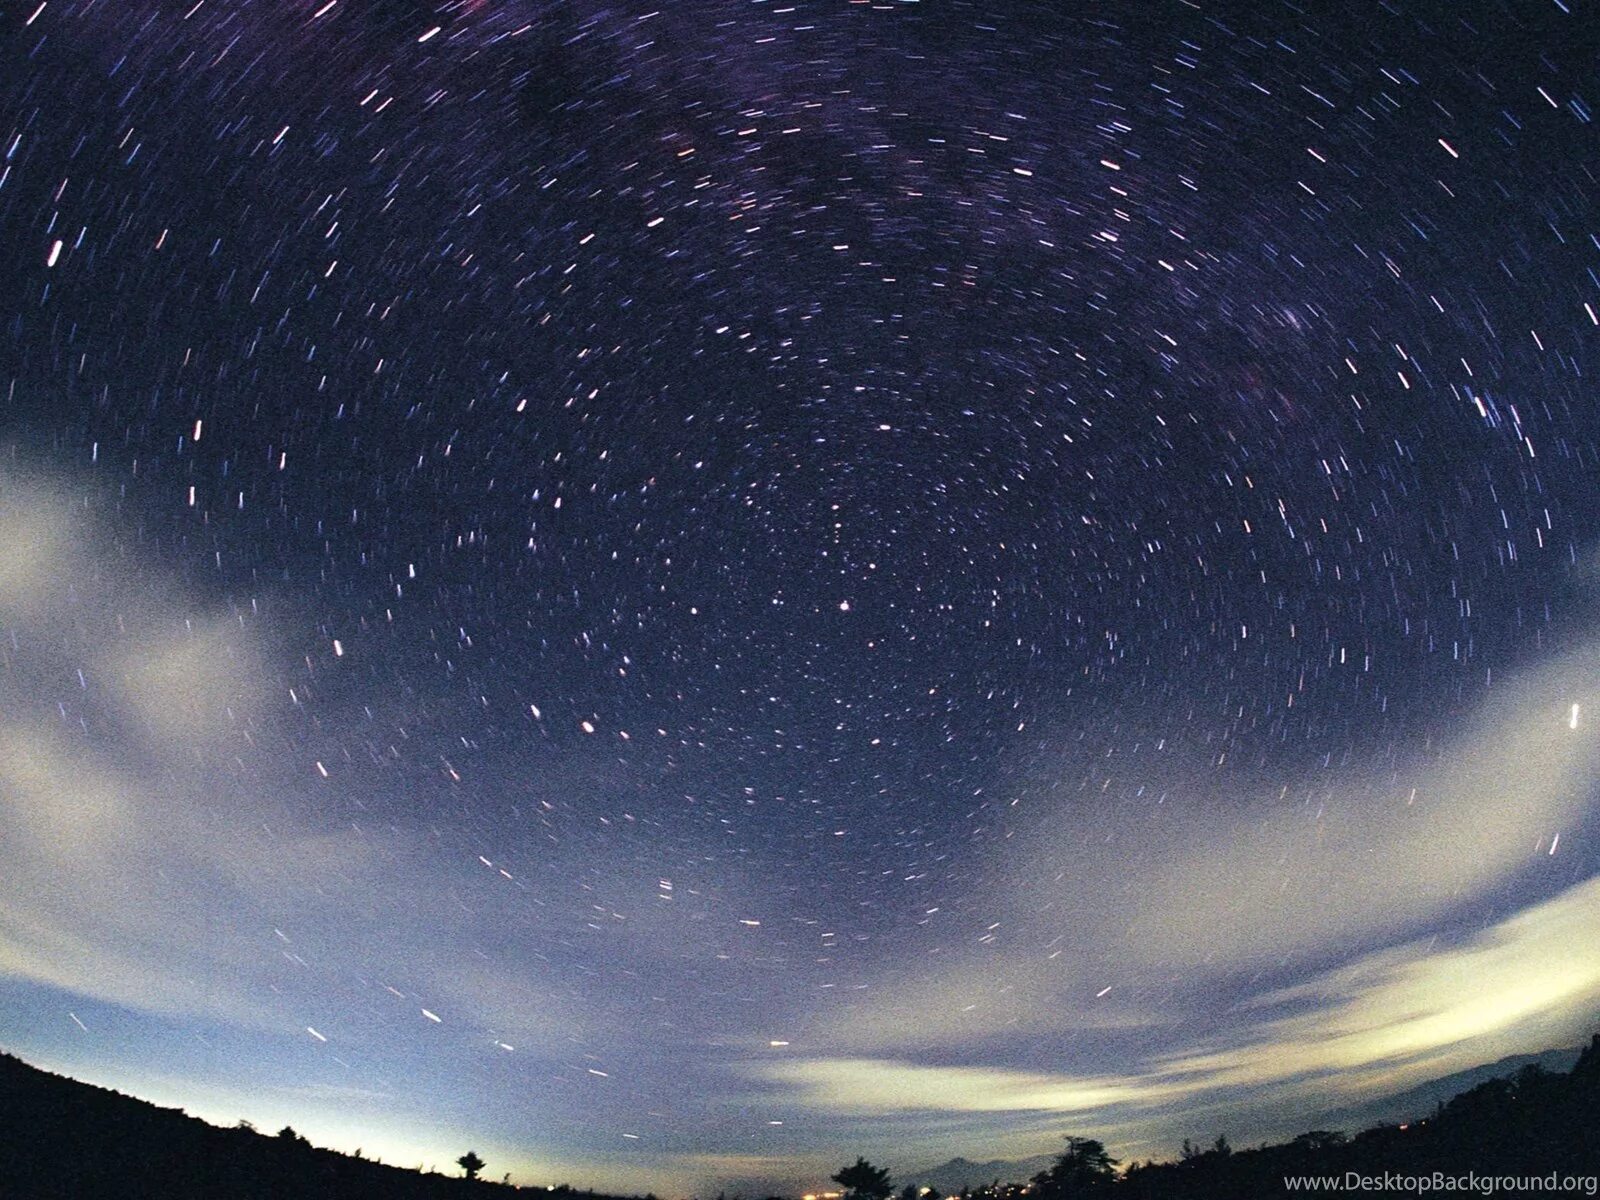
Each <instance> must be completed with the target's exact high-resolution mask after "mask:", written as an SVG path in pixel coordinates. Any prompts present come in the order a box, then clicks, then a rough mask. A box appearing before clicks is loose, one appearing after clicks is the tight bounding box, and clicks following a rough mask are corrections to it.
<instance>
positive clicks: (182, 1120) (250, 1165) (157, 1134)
mask: <svg viewBox="0 0 1600 1200" xmlns="http://www.w3.org/2000/svg"><path fill="white" fill-rule="evenodd" d="M462 1149H463V1150H466V1149H467V1148H466V1147H465V1146H463V1147H462ZM491 1169H492V1164H491ZM515 1195H523V1196H539V1197H541V1198H543V1200H549V1198H550V1197H552V1196H556V1197H561V1198H562V1200H609V1198H607V1197H601V1196H598V1195H597V1194H596V1193H594V1192H580V1191H575V1190H573V1189H570V1188H567V1187H560V1188H556V1189H555V1190H554V1191H551V1190H549V1189H547V1188H542V1187H528V1188H512V1187H507V1186H505V1185H503V1184H498V1183H489V1182H486V1181H482V1180H479V1181H473V1180H469V1179H464V1178H460V1177H459V1176H447V1175H423V1174H420V1173H419V1172H417V1171H413V1170H405V1169H404V1168H401V1167H393V1166H387V1165H385V1164H383V1163H379V1162H374V1161H372V1160H370V1159H364V1158H354V1157H352V1156H350V1155H345V1154H338V1153H335V1152H334V1151H332V1150H319V1149H317V1148H315V1147H313V1146H312V1145H310V1143H308V1142H307V1141H306V1140H305V1139H304V1138H301V1137H298V1136H297V1135H295V1134H294V1132H293V1131H292V1130H288V1129H285V1130H283V1131H281V1132H280V1133H279V1134H277V1135H275V1136H274V1135H271V1134H263V1133H258V1132H256V1131H255V1130H253V1129H250V1128H247V1127H240V1128H235V1129H220V1128H218V1127H217V1126H215V1125H208V1124H207V1123H206V1122H204V1121H202V1120H200V1119H199V1118H197V1117H190V1116H186V1115H185V1114H184V1113H182V1112H181V1111H179V1110H178V1109H173V1108H159V1107H157V1106H156V1105H154V1104H149V1103H147V1102H146V1101H143V1100H137V1099H135V1098H134V1097H132V1096H124V1095H123V1094H122V1093H121V1092H114V1091H111V1090H109V1089H107V1088H100V1087H94V1086H92V1085H90V1084H87V1083H79V1082H78V1081H77V1080H75V1079H68V1078H66V1077H65V1076H62V1075H53V1074H51V1073H50V1072H48V1071H41V1070H39V1069H38V1068H36V1067H31V1066H29V1065H28V1064H27V1063H25V1062H23V1061H22V1060H21V1059H18V1058H14V1057H12V1056H11V1055H9V1054H0V1200H44V1198H49V1200H202V1198H203V1200H323V1198H327V1200H334V1198H337V1200H347V1198H348V1200H433V1198H434V1197H451V1198H452V1200H470V1198H471V1197H474V1196H483V1197H490V1196H497V1197H505V1196H515Z"/></svg>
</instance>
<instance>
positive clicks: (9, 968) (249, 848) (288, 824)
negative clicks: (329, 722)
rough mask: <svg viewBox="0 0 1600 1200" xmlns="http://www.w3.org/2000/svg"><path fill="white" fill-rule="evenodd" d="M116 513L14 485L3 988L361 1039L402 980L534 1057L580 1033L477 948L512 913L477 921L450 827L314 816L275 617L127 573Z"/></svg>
mask: <svg viewBox="0 0 1600 1200" xmlns="http://www.w3.org/2000/svg"><path fill="white" fill-rule="evenodd" d="M97 501H98V496H97V494H96V493H94V492H93V491H92V490H90V491H87V492H84V493H82V494H74V493H72V492H70V491H69V490H68V488H67V486H66V485H65V482H57V483H52V482H50V481H48V480H46V479H44V478H42V477H19V476H18V475H17V474H16V473H15V472H8V473H5V474H0V539H3V540H0V544H4V545H5V546H6V553H5V554H0V620H3V621H4V625H5V633H6V636H7V638H8V645H7V647H6V652H5V655H4V658H3V660H0V668H3V669H0V844H3V845H4V846H5V847H6V864H5V870H4V871H3V872H0V974H3V975H5V976H7V977H9V978H11V979H16V980H25V981H28V982H32V983H35V984H43V985H47V986H50V987H53V988H58V989H62V990H64V991H68V992H72V993H76V994H78V995H81V996H84V997H88V998H91V999H95V1000H100V1001H105V1002H109V1003H113V1004H117V1005H121V1006H123V1007H126V1008H129V1009H134V1010H137V1011H140V1012H144V1013H149V1014H154V1015H157V1016H160V1017H165V1018H201V1019H206V1020H211V1021H220V1022H223V1023H226V1024H227V1025H229V1026H232V1027H234V1028H235V1029H241V1030H255V1031H260V1030H274V1031H278V1032H281V1033H285V1034H290V1035H293V1036H297V1037H301V1036H305V1035H304V1033H303V1030H304V1028H305V1027H306V1026H307V1025H315V1026H317V1027H318V1028H319V1031H320V1032H322V1033H324V1034H329V1035H330V1036H336V1031H340V1030H343V1031H345V1032H346V1033H347V1034H348V1035H349V1036H351V1037H360V1036H363V1035H362V1034H361V1033H360V1031H361V1030H362V1028H363V1026H366V1025H370V1024H371V1022H370V1019H369V1018H359V1019H356V1020H349V1019H347V1017H346V1016H345V1011H346V1010H348V1009H349V1008H350V1007H351V1006H349V1005H347V1004H344V1003H342V1002H341V1001H343V1000H347V999H348V998H349V997H350V996H351V994H352V988H355V987H360V986H361V985H360V983H359V982H357V977H358V973H362V972H365V973H366V974H367V976H368V977H369V978H368V990H370V991H372V992H373V993H382V996H383V999H384V1001H388V1000H390V999H392V998H393V997H391V996H390V995H389V993H387V992H383V990H382V985H383V984H388V983H391V982H394V983H400V984H402V985H403V987H402V988H400V989H397V990H403V991H404V992H405V993H406V995H407V997H408V999H409V998H410V997H411V996H412V995H413V994H414V993H415V992H417V991H418V990H420V989H422V988H429V989H430V990H431V995H430V1000H432V1002H433V1003H435V1005H436V1006H437V1007H438V1008H439V1010H440V1011H441V1013H442V1014H443V1015H445V1016H446V1017H447V1018H448V1020H449V1021H450V1022H451V1025H452V1028H453V1029H462V1030H472V1031H474V1033H475V1034H478V1033H481V1034H483V1035H484V1036H485V1037H487V1035H488V1032H489V1030H490V1029H491V1028H492V1029H494V1030H495V1031H497V1032H499V1033H500V1035H501V1036H504V1032H505V1031H510V1032H514V1033H515V1034H516V1037H515V1042H516V1044H517V1045H518V1046H519V1047H523V1048H525V1049H528V1050H536V1049H538V1048H539V1047H540V1046H550V1047H554V1046H559V1045H564V1044H565V1043H566V1042H568V1041H569V1040H570V1039H571V1038H573V1037H575V1036H578V1035H579V1033H580V1031H581V1024H582V1023H581V1021H580V1019H579V1015H578V1014H579V1012H580V1011H581V1006H578V1005H575V1004H574V1003H573V1002H572V1001H571V998H570V997H565V998H564V997H563V996H562V995H561V994H559V993H557V992H556V991H554V990H553V989H545V988H537V987H534V986H533V985H532V984H530V983H529V982H527V981H526V980H525V979H523V978H521V977H519V975H518V973H517V971H516V970H515V969H514V968H513V967H512V966H511V965H508V964H507V963H504V962H495V961H491V960H489V959H487V958H486V957H485V956H483V955H482V954H481V953H475V952H474V950H473V947H474V945H476V944H477V943H478V942H480V941H481V940H483V939H481V938H480V937H479V935H480V934H481V932H482V931H483V929H484V928H485V926H486V925H487V926H491V927H492V925H493V923H494V922H496V921H497V920H499V919H500V918H501V916H502V913H501V911H500V909H499V908H498V907H497V906H496V905H495V904H494V903H492V902H491V903H482V902H480V903H477V904H475V905H474V906H467V905H464V904H463V903H461V901H460V898H459V894H460V891H461V890H462V889H463V888H464V886H465V885H466V884H467V883H469V882H470V874H471V873H470V868H469V866H468V865H467V864H466V863H464V862H463V863H462V864H461V865H459V866H457V865H456V863H455V860H454V859H453V858H451V857H449V856H445V855H441V854H439V853H438V851H437V847H436V846H434V845H433V844H432V843H431V841H430V838H429V835H428V834H427V833H426V831H422V830H414V829H406V828H404V827H401V826H398V825H394V824H387V825H380V824H378V823H376V822H371V823H368V824H367V825H366V826H362V827H357V826H354V825H352V824H350V823H349V822H345V823H343V824H342V825H341V824H340V823H339V821H338V820H337V819H332V818H331V814H329V813H326V812H319V811H317V810H315V809H312V808H309V807H308V806H302V805H297V804H296V803H295V797H296V795H297V794H298V793H299V792H302V791H303V790H305V789H306V788H307V787H315V786H316V785H317V783H321V781H320V780H317V781H316V782H315V783H313V782H312V780H313V779H314V776H313V774H312V769H313V763H312V761H311V755H310V754H309V753H307V752H305V751H303V750H302V751H298V752H297V751H296V750H294V748H293V747H294V738H295V733H294V730H293V727H292V726H291V723H290V719H289V716H288V715H287V713H286V710H287V708H288V707H289V705H288V703H287V699H286V695H285V693H286V692H287V688H286V687H280V686H278V685H277V684H276V683H275V682H274V681H275V680H276V679H278V678H279V676H278V674H277V673H276V663H275V662H274V653H275V644H274V639H273V635H272V633H271V631H270V629H269V627H268V625H267V620H266V618H265V617H264V616H262V615H261V614H262V613H264V612H266V611H268V610H269V609H270V607H271V606H270V605H269V604H267V603H262V604H260V605H252V606H251V607H250V608H249V609H245V610H238V609H235V608H233V607H231V606H229V605H226V604H223V603H218V602H215V601H212V600H210V599H208V598H207V597H204V596H202V595H199V594H197V593H196V592H194V591H193V590H192V589H188V588H185V587H183V586H181V585H180V584H179V582H178V580H177V577H176V575H175V574H174V573H172V572H170V571H168V570H165V569H163V567H162V565H161V564H160V563H159V562H158V561H156V560H153V559H149V558H143V559H140V560H136V561H135V560H130V559H127V558H125V557H124V556H123V555H122V554H121V552H120V547H119V545H118V544H117V541H116V539H115V536H114V530H113V529H112V527H111V526H110V525H109V524H107V523H104V522H103V521H101V520H99V519H97V518H96V516H95V506H96V503H97ZM286 749H287V750H288V751H289V752H288V753H285V752H284V751H285V750H286ZM324 787H325V791H326V792H328V793H329V794H336V793H332V792H331V789H332V788H333V787H334V785H332V784H327V785H324ZM336 811H337V810H336ZM519 895H520V893H519ZM491 900H492V898H491ZM374 980H381V981H382V984H380V983H378V982H373V981H374ZM563 1000H564V1001H565V1002H563ZM417 1003H418V1004H419V1005H420V1003H421V1001H418V1002H417ZM372 1005H373V1001H371V1000H370V999H368V1000H365V1002H364V1003H363V1004H362V1005H359V1006H357V1008H358V1009H364V1010H365V1011H366V1012H368V1013H370V1012H371V1011H372ZM418 1011H420V1009H419V1010H418ZM412 1015H413V1016H415V1015H416V1014H415V1013H413V1014H412ZM416 1019H418V1020H421V1019H422V1018H420V1017H416ZM380 1024H381V1023H380Z"/></svg>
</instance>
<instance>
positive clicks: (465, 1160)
mask: <svg viewBox="0 0 1600 1200" xmlns="http://www.w3.org/2000/svg"><path fill="white" fill-rule="evenodd" d="M456 1166H458V1167H460V1168H461V1170H462V1171H463V1172H464V1173H465V1174H466V1177H467V1178H468V1179H476V1178H477V1177H478V1172H479V1171H481V1170H483V1167H484V1162H483V1159H481V1158H479V1157H478V1152H477V1151H476V1150H468V1151H467V1152H466V1153H465V1154H463V1155H462V1156H461V1157H460V1158H458V1159H456Z"/></svg>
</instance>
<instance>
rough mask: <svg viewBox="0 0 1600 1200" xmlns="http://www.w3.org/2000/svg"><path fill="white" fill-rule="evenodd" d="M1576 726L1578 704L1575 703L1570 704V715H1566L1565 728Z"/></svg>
mask: <svg viewBox="0 0 1600 1200" xmlns="http://www.w3.org/2000/svg"><path fill="white" fill-rule="evenodd" d="M1577 727H1578V706H1577V705H1576V704H1574V705H1573V706H1572V713H1571V715H1570V716H1568V717H1567V728H1568V729H1576V728H1577Z"/></svg>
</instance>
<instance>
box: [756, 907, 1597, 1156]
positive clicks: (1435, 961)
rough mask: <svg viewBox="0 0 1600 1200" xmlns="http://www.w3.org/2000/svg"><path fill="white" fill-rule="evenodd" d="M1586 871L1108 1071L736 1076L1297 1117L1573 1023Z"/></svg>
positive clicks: (934, 1067)
mask: <svg viewBox="0 0 1600 1200" xmlns="http://www.w3.org/2000/svg"><path fill="white" fill-rule="evenodd" d="M1596 928H1600V880H1589V881H1587V882H1584V883H1581V884H1577V885H1575V886H1573V887H1571V888H1569V889H1567V890H1566V891H1564V892H1562V893H1561V894H1560V895H1558V896H1556V897H1554V898H1553V899H1551V900H1548V901H1545V902H1543V903H1541V904H1538V905H1535V906H1532V907H1530V908H1528V909H1526V910H1524V911H1522V912H1519V913H1517V914H1515V915H1514V916H1511V917H1509V918H1507V919H1505V920H1503V921H1501V922H1499V923H1497V924H1496V925H1494V926H1492V927H1490V928H1489V929H1486V930H1484V931H1482V932H1480V933H1477V934H1475V935H1473V936H1470V937H1466V938H1463V939H1462V940H1461V941H1459V942H1458V943H1456V944H1452V945H1441V944H1440V943H1439V942H1438V940H1437V939H1432V938H1430V939H1422V940H1418V941H1414V942H1410V943H1407V944H1405V945H1401V946H1396V947H1392V948H1387V949H1384V950H1380V951H1376V952H1374V953H1371V954H1367V955H1363V956H1361V957H1359V958H1358V959H1356V960H1355V961H1353V962H1351V963H1349V964H1347V965H1344V966H1341V967H1338V968H1335V969H1332V970H1329V971H1325V972H1322V973H1320V974H1317V975H1315V976H1313V977H1312V978H1311V979H1309V980H1307V981H1305V982H1303V983H1300V984H1297V985H1295V986H1292V987H1287V988H1281V989H1275V990H1267V991H1264V992H1262V993H1260V994H1257V995H1255V996H1252V997H1250V998H1248V999H1247V1000H1245V1001H1244V1002H1243V1003H1242V1004H1240V1005H1239V1006H1238V1009H1237V1011H1236V1013H1235V1014H1234V1016H1235V1017H1242V1018H1244V1020H1243V1022H1242V1023H1241V1022H1239V1021H1237V1020H1236V1021H1232V1022H1229V1021H1225V1022H1224V1028H1222V1029H1221V1030H1220V1031H1219V1032H1217V1033H1214V1034H1212V1035H1210V1036H1209V1037H1201V1038H1198V1039H1197V1038H1194V1037H1193V1036H1192V1035H1190V1037H1189V1039H1188V1040H1187V1043H1186V1044H1181V1045H1179V1046H1177V1047H1174V1048H1171V1049H1168V1050H1166V1051H1164V1052H1161V1053H1155V1054H1146V1055H1143V1056H1139V1057H1136V1058H1132V1059H1130V1060H1129V1061H1126V1062H1124V1063H1121V1064H1119V1066H1118V1069H1117V1070H1116V1071H1114V1072H1100V1073H1093V1074H1074V1073H1069V1072H1055V1071H1040V1070H1020V1069H1014V1068H994V1067H972V1066H950V1065H945V1064H939V1063H933V1062H927V1061H914V1060H908V1059H905V1058H893V1057H888V1056H880V1057H811V1058H796V1059H791V1060H787V1061H779V1062H773V1063H767V1064H762V1065H759V1066H754V1067H751V1068H750V1072H751V1074H752V1075H753V1076H754V1077H755V1078H757V1079H759V1080H761V1081H763V1082H766V1083H776V1084H781V1085H782V1086H783V1087H785V1088H789V1089H792V1090H793V1093H794V1095H795V1096H796V1097H797V1100H798V1102H799V1103H800V1104H801V1105H803V1106H805V1107H808V1108H811V1109H814V1110H819V1111H825V1112H831V1113H836V1114H841V1115H847V1116H853V1117H858V1118H887V1117H892V1116H894V1115H896V1114H904V1113H908V1112H917V1111H929V1112H945V1113H991V1114H1008V1115H1009V1114H1027V1113H1034V1114H1047V1115H1050V1116H1052V1117H1054V1116H1061V1117H1070V1118H1072V1119H1073V1123H1074V1125H1075V1127H1078V1128H1094V1129H1097V1130H1101V1131H1107V1130H1117V1129H1122V1130H1130V1131H1131V1130H1134V1129H1137V1128H1139V1118H1141V1117H1142V1118H1145V1119H1146V1125H1145V1128H1148V1119H1149V1118H1152V1117H1159V1116H1161V1115H1163V1114H1170V1113H1171V1112H1172V1111H1173V1110H1175V1109H1177V1108H1180V1107H1181V1108H1182V1109H1183V1110H1184V1111H1185V1112H1186V1113H1188V1114H1190V1115H1192V1114H1194V1113H1197V1112H1200V1111H1202V1110H1204V1109H1206V1108H1208V1107H1210V1108H1220V1107H1230V1106H1231V1107H1232V1108H1234V1109H1236V1110H1240V1111H1245V1110H1252V1109H1253V1116H1254V1119H1255V1121H1256V1122H1257V1123H1258V1124H1259V1123H1260V1122H1262V1121H1264V1120H1270V1119H1272V1118H1271V1117H1270V1116H1268V1115H1266V1114H1267V1113H1268V1112H1269V1111H1271V1110H1274V1109H1279V1108H1281V1107H1282V1106H1283V1105H1284V1104H1285V1103H1286V1102H1294V1101H1298V1102H1299V1103H1300V1108H1301V1109H1302V1110H1303V1111H1305V1112H1307V1113H1308V1114H1310V1113H1314V1112H1315V1111H1316V1109H1317V1107H1318V1106H1320V1107H1321V1108H1323V1109H1326V1108H1327V1107H1330V1106H1332V1105H1334V1104H1336V1103H1338V1102H1339V1101H1340V1100H1341V1099H1343V1098H1346V1097H1349V1098H1354V1097H1359V1096H1365V1095H1371V1094H1373V1093H1374V1092H1375V1091H1378V1090H1400V1089H1403V1088H1405V1087H1408V1086H1412V1085H1414V1084H1416V1083H1419V1082H1422V1081H1424V1080H1427V1079H1432V1078H1436V1077H1438V1076H1440V1075H1444V1074H1447V1073H1449V1072H1452V1071H1456V1070H1461V1069H1464V1068H1466V1067H1469V1066H1475V1065H1477V1064H1478V1063H1480V1062H1482V1061H1484V1060H1485V1059H1491V1058H1493V1057H1495V1056H1497V1055H1502V1054H1511V1053H1516V1052H1519V1051H1524V1050H1528V1049H1534V1048H1537V1049H1542V1048H1544V1047H1546V1046H1549V1045H1551V1044H1560V1043H1562V1042H1563V1041H1570V1040H1572V1039H1575V1038H1577V1037H1578V1036H1580V1035H1581V1034H1582V1033H1583V1032H1584V1031H1585V1029H1586V1027H1587V1022H1588V1021H1589V1020H1590V1019H1592V1017H1593V1015H1594V1013H1595V1012H1596V1011H1597V1009H1600V943H1597V942H1596V941H1595V939H1594V937H1593V931H1594V930H1595V929H1596Z"/></svg>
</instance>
